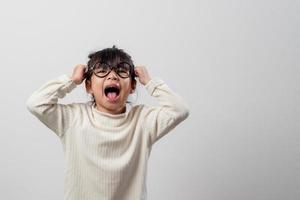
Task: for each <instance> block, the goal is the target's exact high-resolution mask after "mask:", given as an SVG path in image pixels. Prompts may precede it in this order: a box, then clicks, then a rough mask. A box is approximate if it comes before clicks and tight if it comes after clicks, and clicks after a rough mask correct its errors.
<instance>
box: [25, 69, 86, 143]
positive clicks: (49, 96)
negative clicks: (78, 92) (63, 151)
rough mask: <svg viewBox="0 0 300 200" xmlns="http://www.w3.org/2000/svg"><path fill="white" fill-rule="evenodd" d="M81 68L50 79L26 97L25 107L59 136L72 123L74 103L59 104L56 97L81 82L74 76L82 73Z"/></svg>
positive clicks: (74, 110) (61, 96)
mask: <svg viewBox="0 0 300 200" xmlns="http://www.w3.org/2000/svg"><path fill="white" fill-rule="evenodd" d="M80 68H81V69H80ZM83 70H84V68H83V67H80V66H76V67H75V69H74V72H73V75H72V76H71V77H70V76H67V75H61V76H59V77H57V78H55V79H52V80H50V81H48V82H47V83H45V84H44V85H42V86H41V87H40V88H39V89H37V90H36V91H34V92H33V93H32V94H31V96H30V97H29V98H28V99H27V102H26V107H27V109H28V110H29V111H30V112H31V113H32V114H33V115H34V116H36V117H37V118H38V119H39V120H40V121H41V122H42V123H43V124H45V125H46V126H47V127H48V128H50V129H51V130H52V131H53V132H54V133H55V134H56V135H57V136H59V137H62V136H63V135H64V133H65V132H66V131H67V130H68V129H69V127H70V126H71V125H72V123H73V119H74V116H75V112H76V104H67V105H64V104H59V103H57V102H58V99H59V98H64V97H65V96H66V94H67V93H70V92H71V91H72V90H73V89H74V88H75V87H76V86H77V84H80V83H81V82H82V81H81V82H80V81H78V78H74V77H78V72H79V71H80V73H83ZM75 71H77V72H76V73H75Z"/></svg>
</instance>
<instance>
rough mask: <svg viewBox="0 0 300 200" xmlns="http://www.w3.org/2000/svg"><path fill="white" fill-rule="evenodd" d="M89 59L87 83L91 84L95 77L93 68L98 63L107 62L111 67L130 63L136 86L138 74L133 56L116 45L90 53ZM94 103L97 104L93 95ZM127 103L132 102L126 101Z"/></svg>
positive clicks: (131, 75) (132, 78) (132, 80)
mask: <svg viewBox="0 0 300 200" xmlns="http://www.w3.org/2000/svg"><path fill="white" fill-rule="evenodd" d="M88 58H89V60H88V63H87V68H88V69H87V72H86V75H85V81H89V82H91V77H92V75H93V66H94V64H95V63H97V62H105V63H108V64H110V65H116V64H117V63H119V62H128V63H129V64H130V65H131V66H132V68H131V70H130V79H131V85H133V84H136V74H135V71H134V64H133V61H132V59H131V56H130V55H129V54H127V53H126V52H125V51H124V50H123V49H119V48H117V47H116V46H115V45H113V47H112V48H105V49H102V50H100V51H96V52H92V53H90V54H89V55H88ZM92 101H94V102H95V97H94V95H92ZM126 103H131V102H129V101H126Z"/></svg>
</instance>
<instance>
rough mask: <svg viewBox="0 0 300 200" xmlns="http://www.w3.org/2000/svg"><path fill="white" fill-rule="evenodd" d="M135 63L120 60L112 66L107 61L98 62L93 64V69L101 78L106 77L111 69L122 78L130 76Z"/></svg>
mask: <svg viewBox="0 0 300 200" xmlns="http://www.w3.org/2000/svg"><path fill="white" fill-rule="evenodd" d="M133 67H134V66H133V65H131V64H129V63H127V62H120V63H118V64H117V65H116V66H111V65H109V64H107V63H96V64H95V65H94V66H93V71H94V74H95V75H96V76H98V77H99V78H104V77H105V76H107V75H108V74H109V73H110V72H111V70H113V69H114V71H115V72H116V73H117V74H118V75H119V76H120V77H121V78H128V77H129V76H130V74H131V70H132V69H133Z"/></svg>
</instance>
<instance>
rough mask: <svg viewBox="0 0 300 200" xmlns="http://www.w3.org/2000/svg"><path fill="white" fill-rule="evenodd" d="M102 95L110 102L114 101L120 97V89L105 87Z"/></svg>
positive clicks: (112, 86) (114, 86)
mask: <svg viewBox="0 0 300 200" xmlns="http://www.w3.org/2000/svg"><path fill="white" fill-rule="evenodd" d="M104 94H105V96H106V97H107V98H108V100H109V101H110V102H113V101H116V100H117V99H118V98H119V95H120V88H119V87H118V86H117V85H111V86H107V87H106V88H105V89H104Z"/></svg>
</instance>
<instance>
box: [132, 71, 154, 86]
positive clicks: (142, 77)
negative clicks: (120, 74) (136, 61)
mask: <svg viewBox="0 0 300 200" xmlns="http://www.w3.org/2000/svg"><path fill="white" fill-rule="evenodd" d="M134 70H135V74H136V75H137V77H138V78H139V81H140V83H141V84H143V85H146V84H147V83H148V82H149V81H150V80H151V77H150V75H149V73H148V71H147V69H146V67H144V66H136V67H135V69H134Z"/></svg>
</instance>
